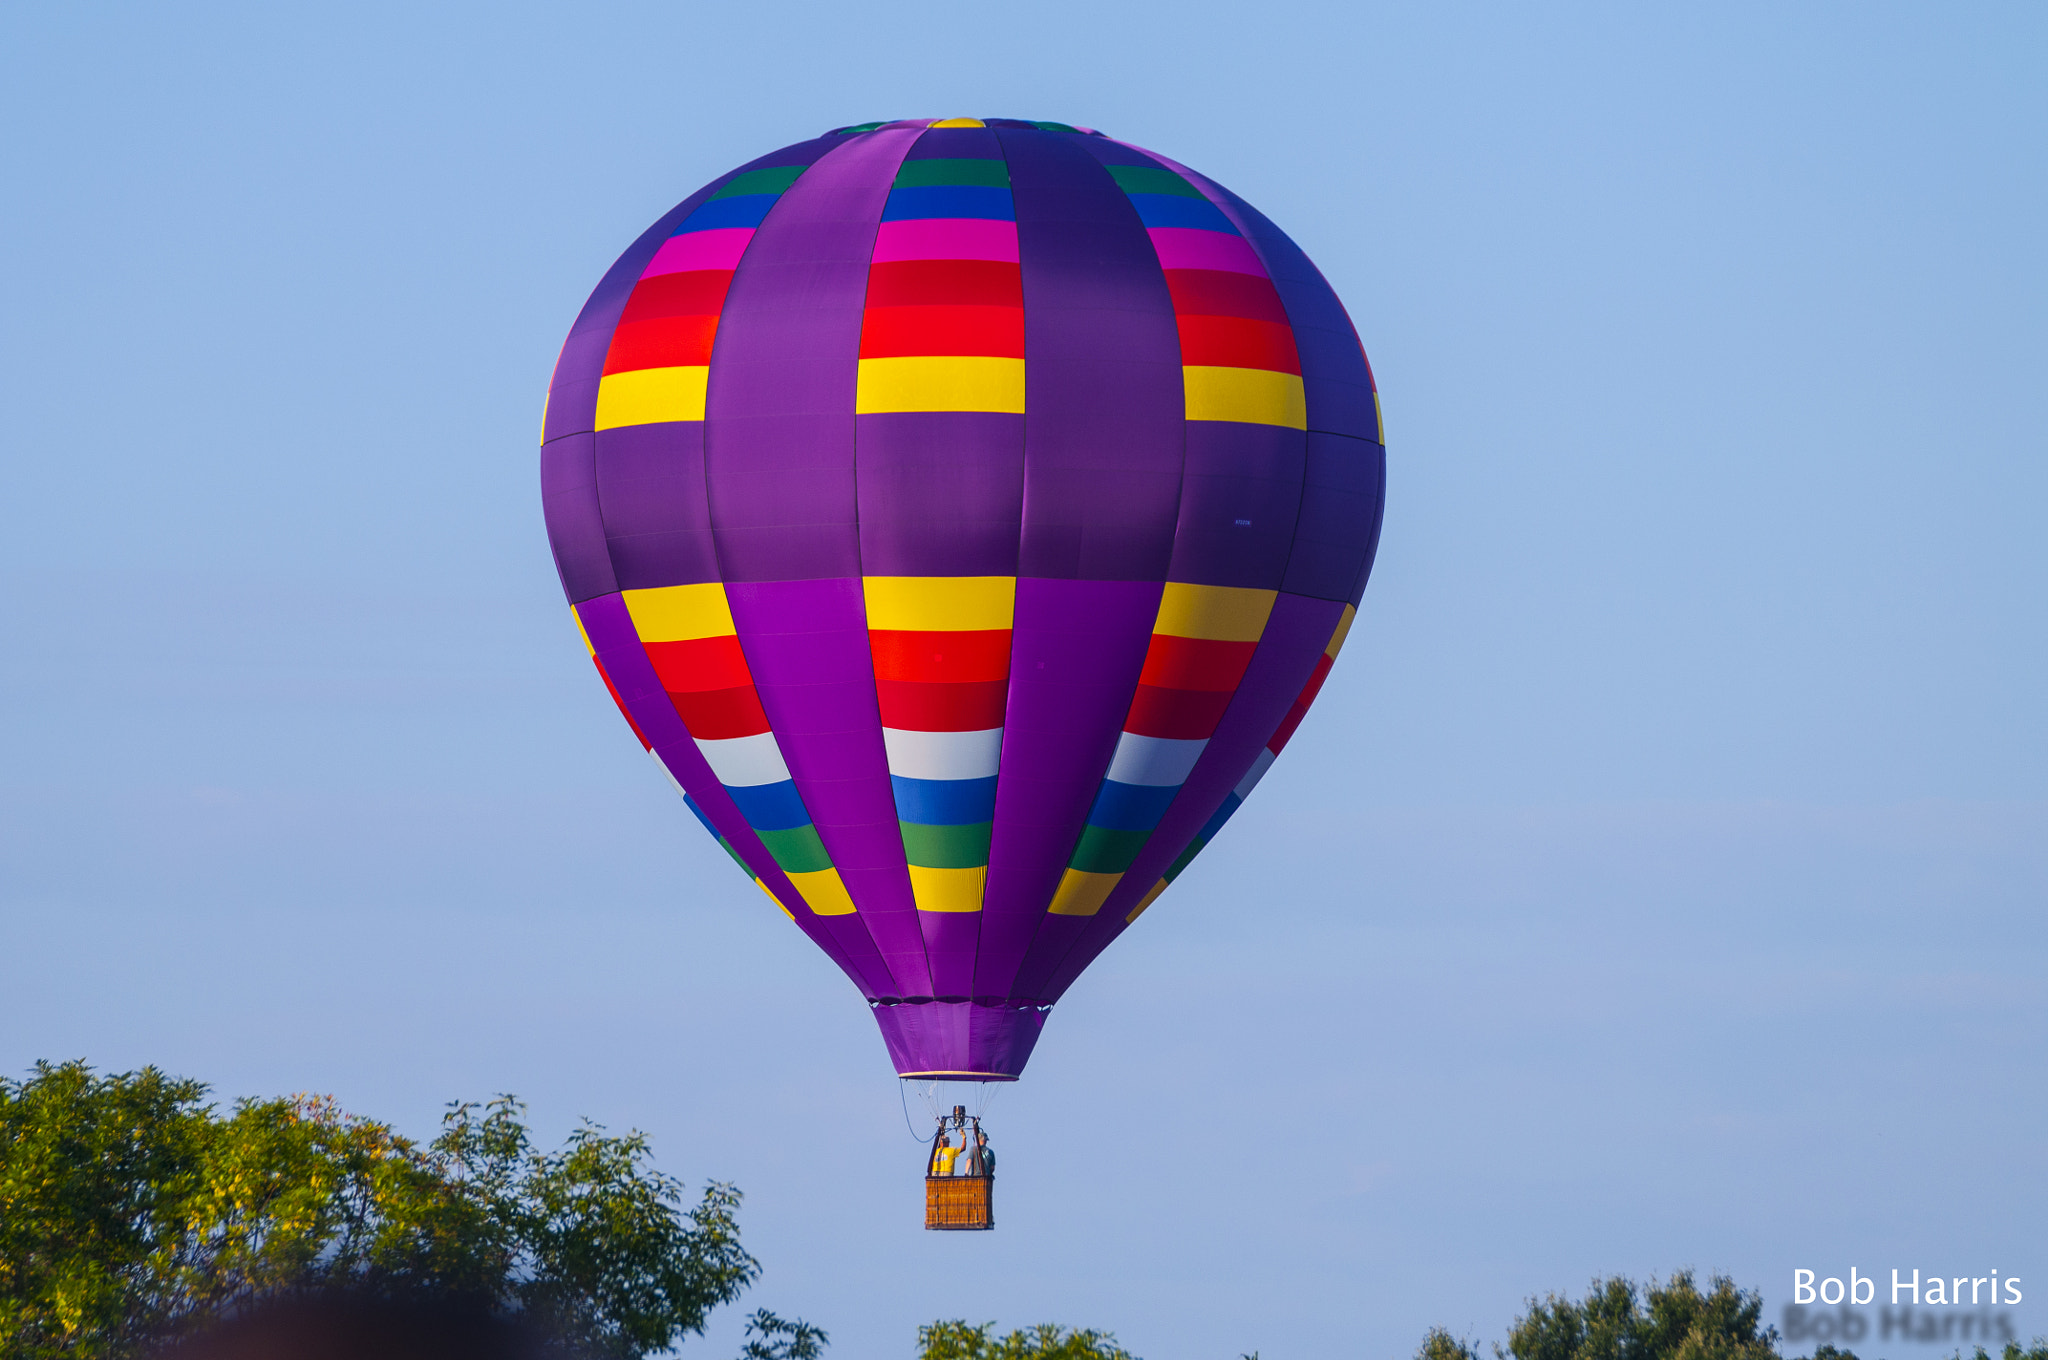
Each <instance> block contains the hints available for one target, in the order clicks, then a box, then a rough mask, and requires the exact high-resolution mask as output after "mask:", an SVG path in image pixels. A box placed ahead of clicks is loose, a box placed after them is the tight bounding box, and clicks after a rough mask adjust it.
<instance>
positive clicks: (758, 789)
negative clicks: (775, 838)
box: [725, 779, 811, 831]
mask: <svg viewBox="0 0 2048 1360" xmlns="http://www.w3.org/2000/svg"><path fill="white" fill-rule="evenodd" d="M725 791H726V792H727V793H729V794H731V795H732V800H733V802H735V803H737V804H739V809H740V816H742V817H745V818H746V819H747V825H748V826H751V827H753V828H754V829H755V830H756V831H788V830H790V829H791V828H792V827H799V826H807V825H809V824H810V820H811V814H810V813H808V812H806V811H805V810H804V800H803V798H802V796H801V795H799V794H798V793H797V791H796V781H795V780H793V779H785V780H783V781H782V782H781V783H779V784H748V785H744V786H739V787H735V786H733V785H730V784H728V785H726V789H725Z"/></svg>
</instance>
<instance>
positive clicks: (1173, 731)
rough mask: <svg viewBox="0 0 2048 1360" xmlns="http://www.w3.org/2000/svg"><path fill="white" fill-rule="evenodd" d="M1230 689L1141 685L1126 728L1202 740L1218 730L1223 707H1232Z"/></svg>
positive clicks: (1140, 733)
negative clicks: (1172, 687)
mask: <svg viewBox="0 0 2048 1360" xmlns="http://www.w3.org/2000/svg"><path fill="white" fill-rule="evenodd" d="M1230 695H1231V691H1229V690H1213V689H1162V688H1160V687H1159V686H1157V685H1139V686H1138V690H1137V693H1135V694H1133V695H1132V696H1131V711H1130V715H1129V716H1128V717H1126V718H1125V719H1124V731H1126V732H1131V733H1135V734H1136V735H1138V736H1141V737H1165V738H1169V739H1171V740H1174V741H1199V740H1202V739H1203V738H1206V737H1208V736H1210V735H1212V734H1213V733H1214V732H1215V731H1216V724H1217V723H1219V722H1221V721H1222V720H1223V710H1224V709H1226V708H1228V707H1230Z"/></svg>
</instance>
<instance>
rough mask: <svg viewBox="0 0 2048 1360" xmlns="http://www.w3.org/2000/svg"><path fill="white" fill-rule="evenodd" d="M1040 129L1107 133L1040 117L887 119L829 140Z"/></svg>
mask: <svg viewBox="0 0 2048 1360" xmlns="http://www.w3.org/2000/svg"><path fill="white" fill-rule="evenodd" d="M978 127H992V128H1036V129H1038V130H1039V131H1040V132H1078V133H1081V134H1082V135H1084V136H1088V137H1100V136H1103V135H1104V134H1103V133H1100V132H1097V131H1096V130H1095V129H1094V128H1090V127H1076V126H1075V125H1074V124H1072V123H1052V122H1047V121H1045V120H1043V119H1038V118H899V119H896V120H895V121H894V122H890V121H888V120H883V121H881V122H876V123H855V124H854V125H853V126H851V127H838V128H833V129H832V130H831V131H829V132H827V133H826V134H825V135H826V136H827V137H851V136H852V135H853V134H855V133H857V132H879V131H880V130H881V129H883V128H978Z"/></svg>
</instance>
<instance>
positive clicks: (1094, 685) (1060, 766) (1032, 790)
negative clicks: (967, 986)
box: [974, 576, 1161, 997]
mask: <svg viewBox="0 0 2048 1360" xmlns="http://www.w3.org/2000/svg"><path fill="white" fill-rule="evenodd" d="M1160 592H1161V585H1160V583H1159V582H1158V581H1047V580H1040V579H1037V578H1033V577H1028V576H1027V577H1019V578H1018V580H1017V616H1016V624H1015V628H1014V630H1013V631H1012V633H1011V637H1010V695H1009V705H1008V708H1007V709H1006V710H1005V713H1004V718H1003V755H1002V763H1001V764H1000V766H999V767H998V770H997V777H996V814H995V827H994V830H993V832H992V835H991V838H990V842H989V858H988V890H987V892H986V893H985V894H984V896H983V898H982V910H981V916H982V922H981V951H980V954H979V957H978V958H977V959H976V961H975V967H974V994H975V995H976V996H980V997H1004V996H1011V995H1015V993H1014V992H1013V990H1012V988H1013V984H1014V981H1015V978H1016V973H1017V969H1018V967H1019V965H1021V964H1022V963H1023V961H1024V952H1025V950H1026V949H1027V948H1029V946H1030V943H1031V937H1032V935H1033V933H1034V932H1035V931H1036V930H1037V928H1038V924H1039V922H1040V921H1041V920H1043V919H1044V918H1045V914H1046V913H1045V909H1046V906H1047V905H1048V904H1049V903H1050V902H1051V901H1052V895H1053V890H1054V889H1056V888H1057V887H1059V882H1060V876H1061V875H1062V874H1063V873H1064V872H1065V871H1066V866H1067V858H1068V856H1070V855H1071V854H1072V853H1073V850H1074V844H1075V842H1076V841H1078V840H1079V839H1080V836H1081V827H1082V825H1083V823H1085V822H1086V821H1087V819H1088V807H1089V804H1090V803H1091V802H1092V801H1093V800H1094V797H1095V790H1096V787H1097V786H1098V785H1099V784H1100V782H1101V780H1102V776H1103V773H1104V771H1106V770H1108V769H1109V758H1110V756H1111V755H1113V754H1115V751H1116V740H1117V734H1118V733H1119V732H1121V731H1122V730H1123V723H1124V714H1126V713H1127V712H1129V711H1130V706H1131V694H1132V693H1133V692H1134V691H1135V690H1136V689H1137V686H1138V675H1139V672H1140V671H1142V670H1143V669H1144V666H1145V651H1146V649H1147V648H1148V647H1149V646H1150V645H1151V642H1152V621H1153V620H1154V619H1155V618H1157V617H1158V615H1159V596H1160Z"/></svg>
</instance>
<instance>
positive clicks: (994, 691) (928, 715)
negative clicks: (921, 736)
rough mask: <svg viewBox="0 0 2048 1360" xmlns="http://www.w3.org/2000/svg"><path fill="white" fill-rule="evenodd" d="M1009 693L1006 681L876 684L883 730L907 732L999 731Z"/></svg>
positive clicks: (880, 682) (1008, 685)
mask: <svg viewBox="0 0 2048 1360" xmlns="http://www.w3.org/2000/svg"><path fill="white" fill-rule="evenodd" d="M1009 692H1010V684H1009V681H1007V680H981V681H972V682H969V683H967V684H959V685H930V684H919V683H917V682H915V681H909V680H876V681H875V697H876V698H877V699H879V700H880V701H881V709H882V726H884V727H895V728H900V729H903V730H905V731H910V732H986V731H987V730H988V729H989V728H991V727H1001V726H1002V725H1003V706H1004V703H1005V701H1006V700H1007V699H1008V697H1009Z"/></svg>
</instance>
